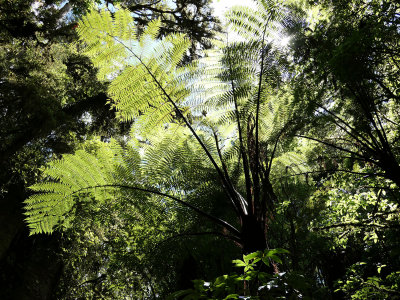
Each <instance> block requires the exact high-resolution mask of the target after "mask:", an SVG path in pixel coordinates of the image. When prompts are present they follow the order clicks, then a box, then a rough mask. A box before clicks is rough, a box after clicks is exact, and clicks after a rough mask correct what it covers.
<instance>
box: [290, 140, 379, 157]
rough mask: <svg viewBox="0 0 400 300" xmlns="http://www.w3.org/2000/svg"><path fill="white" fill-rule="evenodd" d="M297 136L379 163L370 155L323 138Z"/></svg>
mask: <svg viewBox="0 0 400 300" xmlns="http://www.w3.org/2000/svg"><path fill="white" fill-rule="evenodd" d="M295 137H300V138H305V139H308V140H312V141H315V142H318V143H321V144H324V145H326V146H329V147H332V148H335V149H337V150H341V151H344V152H347V153H350V154H353V155H356V156H358V157H360V158H362V160H364V161H368V162H371V163H373V164H377V162H376V161H375V160H373V159H370V158H368V157H365V156H363V155H361V154H359V153H357V152H354V151H351V150H348V149H346V148H342V147H340V146H337V145H334V144H331V143H327V142H325V141H322V140H319V139H316V138H313V137H309V136H304V135H297V134H296V135H295Z"/></svg>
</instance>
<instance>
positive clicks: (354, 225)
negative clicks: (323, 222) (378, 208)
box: [312, 222, 400, 231]
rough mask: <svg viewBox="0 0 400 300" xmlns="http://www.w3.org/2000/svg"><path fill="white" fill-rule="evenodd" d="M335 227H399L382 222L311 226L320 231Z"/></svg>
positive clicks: (398, 225)
mask: <svg viewBox="0 0 400 300" xmlns="http://www.w3.org/2000/svg"><path fill="white" fill-rule="evenodd" d="M337 227H377V228H400V224H392V225H382V224H363V223H360V222H343V223H338V224H332V225H328V226H322V227H313V228H312V230H315V231H320V230H329V229H332V228H337Z"/></svg>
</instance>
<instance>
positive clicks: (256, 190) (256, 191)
mask: <svg viewBox="0 0 400 300" xmlns="http://www.w3.org/2000/svg"><path fill="white" fill-rule="evenodd" d="M271 17H272V15H270V16H269V18H268V20H267V22H266V24H265V26H264V31H263V36H262V43H261V68H260V76H259V81H258V92H257V106H256V124H255V135H256V142H255V143H256V145H255V146H256V150H255V152H256V153H255V165H254V167H255V170H254V175H255V178H253V184H254V202H255V203H257V202H258V201H259V198H260V182H259V166H260V162H259V151H260V150H259V148H260V142H259V133H258V129H259V128H258V127H259V124H258V123H259V115H260V100H261V88H262V79H263V73H264V59H265V49H264V42H265V33H266V30H267V26H268V23H269V21H270V19H271Z"/></svg>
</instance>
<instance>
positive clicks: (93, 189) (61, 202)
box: [25, 142, 134, 234]
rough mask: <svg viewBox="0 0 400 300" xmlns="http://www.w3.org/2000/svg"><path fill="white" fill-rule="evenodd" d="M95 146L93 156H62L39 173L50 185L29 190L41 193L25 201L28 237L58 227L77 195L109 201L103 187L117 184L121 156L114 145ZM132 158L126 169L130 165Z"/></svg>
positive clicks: (43, 184) (117, 147) (81, 152)
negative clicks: (117, 171)
mask: <svg viewBox="0 0 400 300" xmlns="http://www.w3.org/2000/svg"><path fill="white" fill-rule="evenodd" d="M99 146H100V147H99V149H98V150H97V151H96V154H92V153H88V152H86V151H84V150H79V151H77V152H76V153H75V154H74V155H71V154H70V155H65V156H64V157H63V159H61V160H56V161H52V162H51V163H50V164H49V165H48V167H47V168H46V169H45V170H44V171H43V176H48V177H49V178H52V179H53V180H54V181H52V182H49V181H47V182H42V183H37V184H35V185H33V186H31V189H32V190H33V191H36V192H42V193H41V194H34V195H32V196H31V197H29V198H28V199H27V200H26V201H25V204H26V209H27V212H26V215H27V221H28V224H29V227H30V229H31V234H35V233H42V232H43V233H51V232H52V231H53V228H54V227H55V226H56V225H61V224H60V223H61V220H63V219H64V217H63V216H64V215H65V214H66V213H67V212H69V210H70V209H71V208H72V206H73V205H74V199H76V197H78V196H79V195H82V194H87V193H88V192H90V193H91V195H92V197H95V198H96V199H97V201H101V202H104V201H106V200H107V199H109V198H110V197H112V192H110V191H107V187H113V186H114V185H116V184H117V183H118V182H119V183H120V181H118V179H119V178H118V177H117V173H116V172H115V169H118V167H119V166H120V165H121V164H122V163H123V162H124V152H123V150H122V148H121V147H119V146H118V144H117V143H116V142H113V143H111V144H110V145H107V144H99ZM131 154H132V153H131ZM132 158H133V157H131V158H130V163H129V165H130V166H133V165H132V163H134V162H133V161H132V160H131V159H132ZM120 168H121V167H120ZM124 175H126V174H124ZM123 179H124V180H126V179H127V178H123ZM67 223H68V222H67ZM64 225H65V224H64Z"/></svg>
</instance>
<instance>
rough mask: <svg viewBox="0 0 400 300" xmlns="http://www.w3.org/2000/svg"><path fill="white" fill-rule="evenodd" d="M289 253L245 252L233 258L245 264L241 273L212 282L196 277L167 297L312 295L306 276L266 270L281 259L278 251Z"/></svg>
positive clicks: (240, 297) (207, 297)
mask: <svg viewBox="0 0 400 300" xmlns="http://www.w3.org/2000/svg"><path fill="white" fill-rule="evenodd" d="M287 253H289V252H288V251H287V250H284V249H266V250H265V251H258V252H254V253H250V254H248V255H243V260H233V263H234V265H235V266H236V267H239V268H243V273H242V274H240V273H238V272H236V273H233V274H231V275H223V276H220V277H218V278H216V279H215V280H214V281H213V282H205V281H204V280H194V281H193V283H194V288H193V289H188V290H182V291H178V292H175V293H173V294H172V295H170V296H169V298H168V299H183V300H190V299H242V298H246V299H299V298H302V299H312V298H310V297H309V296H308V295H311V294H310V292H311V291H310V290H309V283H308V282H307V280H306V278H304V277H303V276H301V275H299V274H295V273H292V274H285V273H276V274H274V275H272V274H269V273H268V272H266V267H268V266H270V264H271V263H272V264H274V265H275V264H276V263H282V260H281V259H280V257H279V256H278V255H277V254H287ZM315 295H317V293H315Z"/></svg>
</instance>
